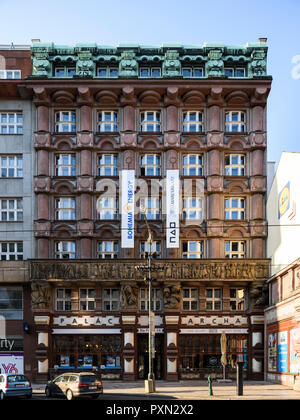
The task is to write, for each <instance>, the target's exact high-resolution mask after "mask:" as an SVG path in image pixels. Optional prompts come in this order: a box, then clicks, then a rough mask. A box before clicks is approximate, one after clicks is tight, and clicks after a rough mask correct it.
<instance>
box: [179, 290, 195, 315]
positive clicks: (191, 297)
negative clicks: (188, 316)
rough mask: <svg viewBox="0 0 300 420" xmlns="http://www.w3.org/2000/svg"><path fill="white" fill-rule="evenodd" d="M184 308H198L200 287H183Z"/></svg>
mask: <svg viewBox="0 0 300 420" xmlns="http://www.w3.org/2000/svg"><path fill="white" fill-rule="evenodd" d="M182 309H183V310H184V311H197V310H198V289H192V288H183V289H182Z"/></svg>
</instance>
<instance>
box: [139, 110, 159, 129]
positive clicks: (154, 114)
mask: <svg viewBox="0 0 300 420" xmlns="http://www.w3.org/2000/svg"><path fill="white" fill-rule="evenodd" d="M141 131H142V132H160V131H161V122H160V111H144V112H141Z"/></svg>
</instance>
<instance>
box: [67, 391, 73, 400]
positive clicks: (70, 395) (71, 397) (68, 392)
mask: <svg viewBox="0 0 300 420" xmlns="http://www.w3.org/2000/svg"><path fill="white" fill-rule="evenodd" d="M66 397H67V400H68V401H71V400H72V399H73V392H72V391H71V390H70V389H68V390H67V392H66Z"/></svg>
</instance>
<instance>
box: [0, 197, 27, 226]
mask: <svg viewBox="0 0 300 420" xmlns="http://www.w3.org/2000/svg"><path fill="white" fill-rule="evenodd" d="M22 220H23V200H22V199H21V198H18V199H6V198H5V199H4V198H2V199H1V200H0V221H1V222H21V221H22Z"/></svg>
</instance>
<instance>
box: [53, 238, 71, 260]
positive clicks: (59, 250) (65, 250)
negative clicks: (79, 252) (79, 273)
mask: <svg viewBox="0 0 300 420" xmlns="http://www.w3.org/2000/svg"><path fill="white" fill-rule="evenodd" d="M75 257H76V242H74V241H58V242H56V243H55V258H58V259H69V258H70V259H73V258H75Z"/></svg>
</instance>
